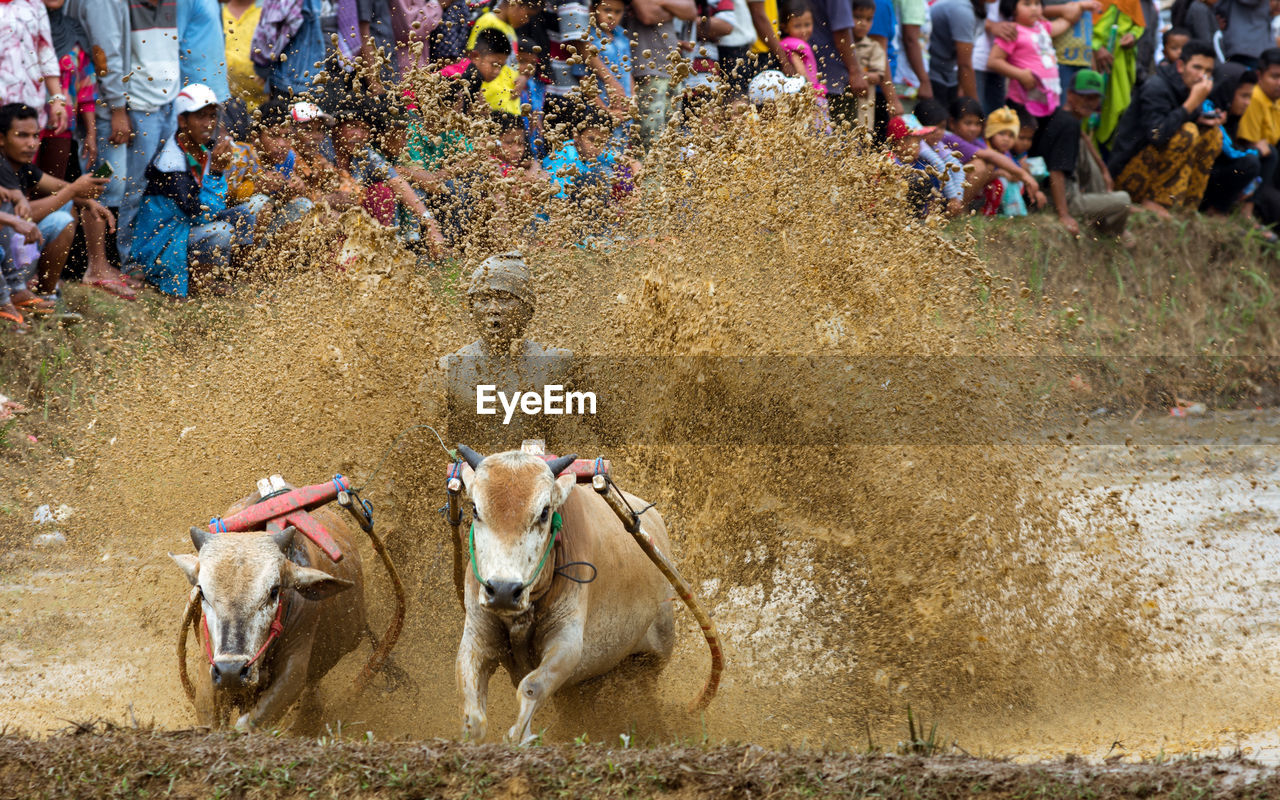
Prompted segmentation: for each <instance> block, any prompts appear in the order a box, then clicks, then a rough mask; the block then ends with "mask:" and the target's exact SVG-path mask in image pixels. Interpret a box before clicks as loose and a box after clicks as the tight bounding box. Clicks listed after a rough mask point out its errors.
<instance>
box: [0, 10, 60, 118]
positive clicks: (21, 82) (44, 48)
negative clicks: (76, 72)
mask: <svg viewBox="0 0 1280 800" xmlns="http://www.w3.org/2000/svg"><path fill="white" fill-rule="evenodd" d="M61 79H62V73H61V71H60V70H59V69H58V54H57V52H56V51H55V50H54V47H53V35H52V34H51V33H50V32H49V14H48V12H46V11H45V7H44V4H43V3H41V2H40V0H8V1H7V2H0V103H24V104H26V105H28V106H31V107H32V108H34V109H36V111H37V113H38V114H39V115H40V116H39V121H40V127H41V128H52V129H53V131H54V132H55V133H62V132H63V131H65V130H66V129H67V106H68V99H67V96H66V95H65V94H63V93H62V86H61Z"/></svg>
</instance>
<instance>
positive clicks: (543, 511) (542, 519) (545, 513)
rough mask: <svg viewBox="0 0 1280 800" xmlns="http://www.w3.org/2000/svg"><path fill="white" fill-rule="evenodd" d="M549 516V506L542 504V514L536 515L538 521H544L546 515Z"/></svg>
mask: <svg viewBox="0 0 1280 800" xmlns="http://www.w3.org/2000/svg"><path fill="white" fill-rule="evenodd" d="M549 516H551V506H543V507H542V514H541V516H539V517H538V522H541V523H544V524H545V523H546V521H547V517H549Z"/></svg>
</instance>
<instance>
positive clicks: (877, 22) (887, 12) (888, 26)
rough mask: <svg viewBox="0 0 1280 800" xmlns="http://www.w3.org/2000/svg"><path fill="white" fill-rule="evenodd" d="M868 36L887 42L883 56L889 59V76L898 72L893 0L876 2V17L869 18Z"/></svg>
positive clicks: (895, 11) (895, 20) (896, 27)
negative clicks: (869, 28)
mask: <svg viewBox="0 0 1280 800" xmlns="http://www.w3.org/2000/svg"><path fill="white" fill-rule="evenodd" d="M867 35H868V36H883V37H884V40H885V41H886V42H888V44H887V45H886V47H885V55H886V56H888V58H889V74H890V75H892V74H893V73H895V72H897V71H898V48H896V47H894V46H893V40H894V38H895V37H896V36H897V35H898V11H897V8H896V7H895V6H894V4H893V0H876V15H875V16H874V17H872V18H871V30H869V31H867Z"/></svg>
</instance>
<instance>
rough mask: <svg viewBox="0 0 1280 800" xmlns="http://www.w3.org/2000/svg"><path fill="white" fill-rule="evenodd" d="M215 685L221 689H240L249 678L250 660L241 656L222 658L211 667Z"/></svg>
mask: <svg viewBox="0 0 1280 800" xmlns="http://www.w3.org/2000/svg"><path fill="white" fill-rule="evenodd" d="M210 672H211V673H212V675H213V685H214V686H217V687H218V688H220V689H239V688H240V687H242V686H244V685H245V683H246V682H247V681H248V680H249V662H248V661H245V660H243V659H239V658H234V659H233V658H220V659H217V660H216V661H214V662H213V666H212V667H211V668H210Z"/></svg>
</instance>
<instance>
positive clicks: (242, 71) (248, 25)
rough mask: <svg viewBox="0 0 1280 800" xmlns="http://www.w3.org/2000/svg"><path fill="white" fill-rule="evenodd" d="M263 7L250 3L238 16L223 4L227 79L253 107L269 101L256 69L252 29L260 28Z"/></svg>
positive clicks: (249, 105)
mask: <svg viewBox="0 0 1280 800" xmlns="http://www.w3.org/2000/svg"><path fill="white" fill-rule="evenodd" d="M261 17H262V9H261V8H259V7H258V6H257V5H252V6H249V9H248V10H247V11H245V12H244V15H243V16H241V17H239V18H236V17H234V16H232V14H231V12H230V11H228V10H227V7H226V5H223V6H222V33H223V35H224V36H226V39H227V83H228V84H229V85H230V88H231V93H232V94H234V95H235V96H236V97H239V98H240V99H241V100H243V101H244V103H245V105H246V106H248V107H249V110H250V111H252V110H254V109H256V108H257V107H258V106H260V105H262V104H263V103H264V102H266V99H267V93H266V90H265V88H264V86H263V84H262V81H261V80H260V79H259V78H258V75H257V73H255V72H254V71H253V59H252V58H251V56H250V54H251V53H252V52H253V50H252V44H253V32H254V31H255V30H257V29H258V20H259V19H260V18H261Z"/></svg>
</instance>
